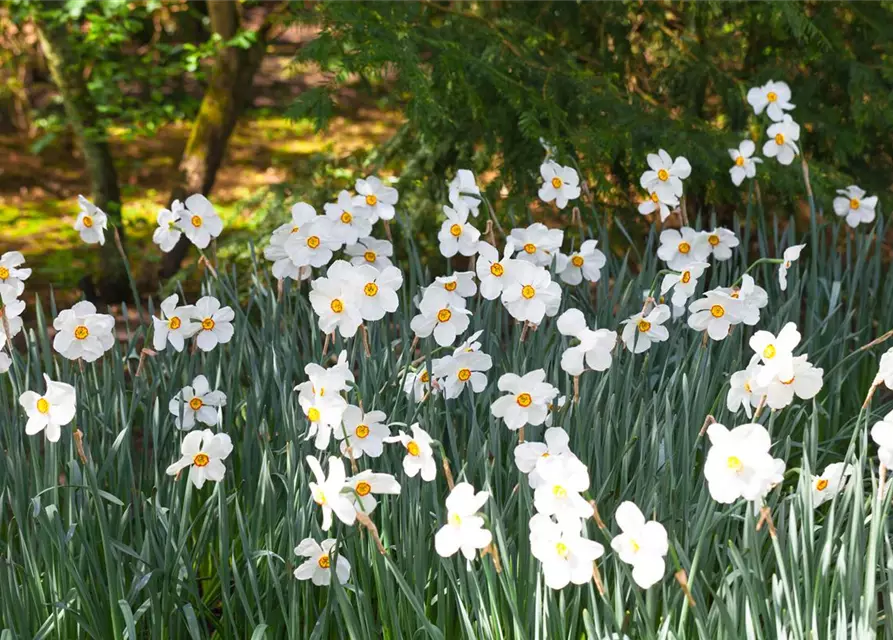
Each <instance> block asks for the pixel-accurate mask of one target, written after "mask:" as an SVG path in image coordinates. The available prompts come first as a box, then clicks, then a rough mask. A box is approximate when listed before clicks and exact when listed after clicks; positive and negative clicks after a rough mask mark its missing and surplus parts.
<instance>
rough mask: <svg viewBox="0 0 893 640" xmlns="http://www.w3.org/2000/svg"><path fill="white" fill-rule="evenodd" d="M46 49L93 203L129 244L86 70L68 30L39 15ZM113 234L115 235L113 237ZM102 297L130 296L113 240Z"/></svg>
mask: <svg viewBox="0 0 893 640" xmlns="http://www.w3.org/2000/svg"><path fill="white" fill-rule="evenodd" d="M35 22H36V23H37V26H38V34H39V37H40V44H41V48H42V49H43V53H44V56H45V57H46V61H47V66H48V67H49V70H50V74H51V75H52V77H53V81H54V82H55V83H56V86H57V87H58V89H59V94H60V96H61V97H62V103H63V105H64V107H65V115H66V116H67V117H68V123H69V125H70V126H71V128H72V131H73V132H74V136H75V139H76V140H77V144H78V146H79V147H80V148H81V152H82V153H83V154H84V162H85V164H86V168H87V173H88V175H89V176H90V185H91V195H92V200H93V203H94V204H95V205H96V206H97V207H99V208H100V209H102V210H103V211H105V212H106V214H108V219H109V222H110V223H111V226H114V227H117V229H118V233H119V234H120V236H121V241H122V242H124V225H123V222H122V218H121V192H120V191H119V189H118V174H117V172H116V171H115V163H114V161H113V159H112V152H111V150H110V149H109V145H108V141H107V140H106V132H105V128H104V127H103V125H102V123H101V122H100V119H99V114H98V112H97V110H96V105H95V104H94V102H93V97H92V96H91V95H90V91H89V89H88V88H87V82H86V80H85V79H84V68H83V65H82V64H81V60H80V59H79V57H78V55H77V54H76V53H75V50H74V48H73V47H72V46H71V42H70V41H69V33H68V29H67V27H66V26H65V25H64V24H54V23H51V22H49V21H47V20H43V19H41V17H40V15H39V12H38V13H37V15H35ZM113 233H114V231H113V230H111V229H110V233H109V235H110V236H111V235H112V234H113ZM99 291H100V294H101V295H102V297H103V298H104V299H105V300H106V301H108V302H120V301H121V300H124V299H125V298H126V297H127V296H128V292H129V286H128V280H127V272H126V270H125V269H124V263H123V260H122V258H121V255H120V253H119V252H118V248H117V246H116V243H115V240H114V237H107V238H106V242H105V245H104V246H103V247H102V248H101V249H100V275H99Z"/></svg>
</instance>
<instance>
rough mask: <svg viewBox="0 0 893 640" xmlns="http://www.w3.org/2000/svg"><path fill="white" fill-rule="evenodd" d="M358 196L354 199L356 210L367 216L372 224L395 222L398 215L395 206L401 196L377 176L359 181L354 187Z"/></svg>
mask: <svg viewBox="0 0 893 640" xmlns="http://www.w3.org/2000/svg"><path fill="white" fill-rule="evenodd" d="M354 189H355V190H356V192H357V194H358V195H355V196H354V198H353V206H354V210H355V211H356V212H357V213H359V214H362V215H365V216H366V217H367V218H368V219H369V220H370V221H371V222H372V224H375V223H376V222H378V220H379V218H380V219H382V220H393V219H394V214H395V213H396V211H395V209H394V205H395V204H397V200H398V199H399V198H400V194H399V193H397V190H396V189H395V188H394V187H389V186H387V185H385V184H384V183H383V182H382V181H381V180H379V179H378V178H376V177H375V176H369V177H367V178H366V179H365V180H363V179H362V178H361V179H359V180H357V183H356V185H355V187H354Z"/></svg>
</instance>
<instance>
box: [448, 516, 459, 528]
mask: <svg viewBox="0 0 893 640" xmlns="http://www.w3.org/2000/svg"><path fill="white" fill-rule="evenodd" d="M449 520H450V524H451V525H453V526H454V527H461V526H462V516H460V515H459V514H458V513H451V514H450V517H449Z"/></svg>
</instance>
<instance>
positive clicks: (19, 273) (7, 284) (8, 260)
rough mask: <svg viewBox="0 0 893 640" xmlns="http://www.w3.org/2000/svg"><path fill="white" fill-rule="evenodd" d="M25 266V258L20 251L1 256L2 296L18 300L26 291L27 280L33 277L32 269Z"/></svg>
mask: <svg viewBox="0 0 893 640" xmlns="http://www.w3.org/2000/svg"><path fill="white" fill-rule="evenodd" d="M23 264H25V256H23V255H22V254H21V252H19V251H7V252H6V253H4V254H3V255H2V256H0V296H4V297H5V296H11V297H13V298H17V297H19V296H20V295H22V292H24V291H25V280H27V279H28V278H30V277H31V269H26V268H24V267H22V266H21V265H23Z"/></svg>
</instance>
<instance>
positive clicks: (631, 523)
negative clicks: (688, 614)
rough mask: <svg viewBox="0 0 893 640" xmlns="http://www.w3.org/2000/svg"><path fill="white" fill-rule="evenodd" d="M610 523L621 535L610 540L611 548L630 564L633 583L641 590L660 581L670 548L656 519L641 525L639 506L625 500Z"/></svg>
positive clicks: (662, 527) (665, 532)
mask: <svg viewBox="0 0 893 640" xmlns="http://www.w3.org/2000/svg"><path fill="white" fill-rule="evenodd" d="M614 520H616V521H617V525H618V526H619V527H620V531H621V533H620V535H618V536H615V537H614V538H613V539H612V540H611V548H612V549H613V550H614V551H615V552H616V553H617V555H618V556H620V559H621V560H622V561H623V562H625V563H626V564H629V565H632V567H633V580H635V581H636V584H637V585H639V586H640V587H642V588H643V589H648V588H649V587H652V586H653V585H655V584H657V583H658V582H660V581H661V578H663V577H664V572H665V571H666V563H665V562H664V556H665V555H667V552H668V551H669V549H670V545H669V543H668V541H667V530H666V529H664V526H663V525H662V524H661V523H659V522H657V521H656V520H650V521H649V522H645V516H644V515H642V511H641V510H640V509H639V507H637V506H636V505H635V504H633V503H632V502H629V501H626V502H622V503H621V504H620V506H619V507H617V511H616V512H615V513H614Z"/></svg>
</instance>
